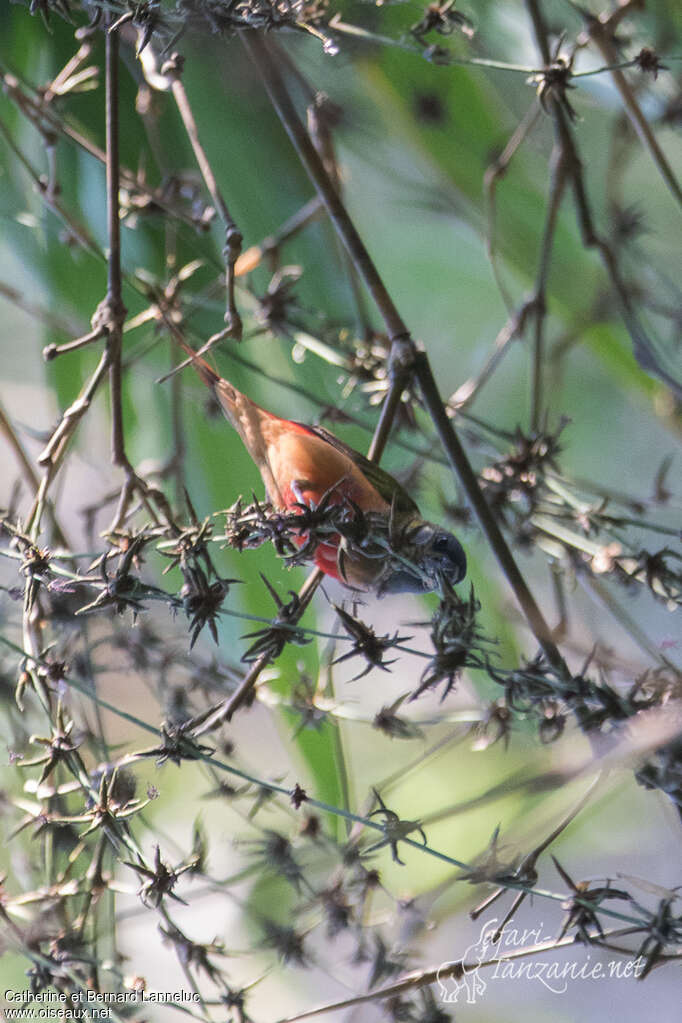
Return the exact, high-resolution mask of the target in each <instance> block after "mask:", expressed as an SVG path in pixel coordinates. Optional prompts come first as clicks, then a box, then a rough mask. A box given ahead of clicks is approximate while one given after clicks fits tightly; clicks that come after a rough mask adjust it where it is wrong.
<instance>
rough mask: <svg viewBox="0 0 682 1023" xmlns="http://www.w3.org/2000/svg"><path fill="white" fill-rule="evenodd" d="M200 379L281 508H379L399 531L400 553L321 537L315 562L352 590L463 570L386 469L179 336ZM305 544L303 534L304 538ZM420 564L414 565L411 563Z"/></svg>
mask: <svg viewBox="0 0 682 1023" xmlns="http://www.w3.org/2000/svg"><path fill="white" fill-rule="evenodd" d="M178 340H179V341H180V343H181V344H182V347H183V348H184V349H185V351H186V352H187V354H188V355H189V356H190V359H191V361H192V364H193V366H194V368H195V369H196V371H197V372H198V374H199V376H200V377H201V379H202V380H203V382H204V383H205V384H206V385H207V387H209V388H210V390H211V391H212V392H213V394H214V395H215V397H216V398H217V400H218V402H219V403H220V406H221V408H222V410H223V412H224V413H225V416H226V417H227V419H229V421H230V422H231V423H232V425H233V426H234V428H235V430H236V431H237V433H238V434H239V436H240V437H241V439H242V441H243V442H244V445H245V447H246V450H247V451H248V452H249V454H250V455H251V458H252V459H253V460H254V462H255V463H256V465H257V467H258V469H259V471H260V474H261V477H262V479H263V483H264V484H265V489H266V491H267V494H268V499H269V501H270V502H271V504H272V505H273V507H274V508H276V509H277V510H278V511H287V512H294V513H297V514H300V513H303V512H304V511H305V509H306V507H307V508H310V509H314V508H316V507H318V506H319V505H320V503H321V502H322V500H323V499H325V500H326V503H327V504H328V505H334V504H347V505H348V507H349V508H350V509H353V508H354V507H355V508H357V509H360V510H361V512H363V513H365V512H367V513H370V512H373V513H377V514H378V515H379V516H381V517H382V518H383V520H384V522H385V523H386V524H388V522H389V521H390V522H391V531H392V533H393V534H395V535H398V536H400V537H401V538H402V539H401V543H400V551H399V554H400V559H399V560H397V559H395V558H391V557H390V556H389V555H388V554H386V556H385V557H384V556H383V555H382V556H379V557H378V556H377V554H376V552H374V553H373V555H372V556H369V555H365V554H363V553H362V551H361V550H359V549H358V548H357V546H356V545H348V544H347V543H346V542H345V541H344V540H343V539H342V538H341V536H340V535H339V534H335V535H332V536H331V537H330V538H329V539H328V540H324V541H321V542H320V543H318V545H317V547H316V548H315V553H314V556H313V560H314V562H315V564H316V565H317V567H318V568H319V569H321V570H322V572H324V573H325V574H326V575H328V576H330V577H331V578H333V579H337V580H339V581H341V582H342V583H344V584H345V585H346V586H348V587H349V588H351V589H354V590H364V591H373V592H374V593H376V594H377V595H378V596H383V595H384V594H387V593H425V592H428V591H429V590H434V589H437V588H438V587H439V585H440V584H441V581H442V580H445V582H446V583H448V584H450V585H453V584H455V583H458V582H460V581H461V580H462V579H463V578H464V576H465V574H466V556H465V554H464V551H463V550H462V547H461V545H460V543H459V541H458V540H457V539H456V537H454V536H453V535H452V533H449V532H448V531H447V530H445V529H441V528H440V527H439V526H436V525H434V524H433V523H431V522H427V521H426V520H425V519H423V518H422V517H421V515H420V512H419V508H418V507H417V505H416V504H415V502H414V501H413V500H412V498H411V497H410V495H409V494H408V493H407V491H406V490H405V488H404V487H402V486H401V484H400V483H399V482H398V481H397V480H396V479H394V478H393V476H391V475H390V474H389V473H387V472H386V471H385V470H384V469H381V468H379V466H378V465H376V464H375V463H374V462H370V461H369V459H367V458H365V456H364V455H361V454H360V452H359V451H355V450H353V448H351V447H349V446H348V445H347V444H344V443H343V441H340V440H339V439H338V437H335V436H334V435H333V434H332V433H329V431H328V430H325V429H324V428H323V427H321V426H306V425H304V424H303V423H298V422H295V421H293V420H290V419H282V418H281V417H280V416H276V415H274V413H272V412H268V411H267V410H266V409H264V408H261V407H260V406H259V405H257V404H256V403H255V402H254V401H252V400H251V399H250V398H248V397H247V396H246V395H245V394H242V393H241V391H238V390H237V388H236V387H234V385H233V384H231V383H230V382H229V380H225V379H224V378H223V377H220V376H219V375H218V374H217V373H216V372H215V371H214V370H213V369H212V368H211V367H210V366H209V364H208V363H207V362H206V361H205V359H203V358H201V356H199V355H198V354H197V353H196V352H195V351H194V350H193V349H192V348H190V347H189V345H187V344H185V343H184V342H183V341H181V339H180V338H178ZM300 543H301V545H303V543H305V538H302V539H301V541H300ZM412 565H414V566H416V571H411V570H410V566H412Z"/></svg>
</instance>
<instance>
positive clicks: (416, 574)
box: [377, 521, 467, 597]
mask: <svg viewBox="0 0 682 1023" xmlns="http://www.w3.org/2000/svg"><path fill="white" fill-rule="evenodd" d="M405 553H406V554H408V553H409V561H410V562H412V563H413V564H414V566H415V569H414V570H412V569H411V568H410V566H409V565H407V564H406V565H405V567H404V568H399V569H397V570H396V571H393V572H391V573H390V574H389V575H387V576H386V577H385V578H384V579H382V580H381V582H380V583H379V585H378V587H377V594H378V595H379V596H380V597H382V596H383V595H384V594H386V593H428V592H429V591H430V590H436V589H438V587H439V585H440V583H441V581H442V580H444V581H445V582H447V583H448V584H449V585H450V586H454V585H455V584H456V583H459V582H461V581H462V579H463V578H464V576H465V575H466V571H467V559H466V554H465V553H464V550H463V548H462V545H461V543H460V542H459V540H458V539H457V537H456V536H454V535H453V534H452V533H449V532H448V531H447V530H446V529H443V528H442V527H441V526H436V525H434V524H433V523H432V522H423V521H422V522H421V523H420V524H419V525H418V526H416V527H415V528H414V530H413V531H411V532H410V534H409V543H408V544H407V545H406V549H405Z"/></svg>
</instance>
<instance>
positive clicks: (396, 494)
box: [297, 423, 420, 517]
mask: <svg viewBox="0 0 682 1023" xmlns="http://www.w3.org/2000/svg"><path fill="white" fill-rule="evenodd" d="M297 425H299V426H303V425H304V424H303V423H299V424H297ZM304 429H306V430H310V432H311V433H314V434H315V435H316V436H317V437H319V438H320V440H323V441H326V443H327V444H330V445H331V446H332V447H333V448H336V450H337V451H341V452H342V453H343V454H344V455H347V456H348V458H350V459H351V461H353V462H354V463H355V465H357V467H358V469H359V470H360V472H361V473H362V474H363V476H366V478H367V479H368V480H369V482H370V483H371V484H372V486H373V487H374V489H375V490H377V491H378V493H379V494H380V495H381V497H383V499H384V501H386V503H387V504H389V505H391V504H393V505H394V507H395V510H396V512H397V514H398V515H400V516H401V517H402V516H403V515H405V516H407V515H409V516H419V514H420V513H419V508H418V507H417V505H416V503H415V502H414V501H413V500H412V498H411V497H410V495H409V494H408V493H407V491H406V490H405V488H404V487H403V486H401V484H400V483H398V481H397V479H395V478H394V477H393V476H391V474H390V473H388V472H386V470H385V469H382V468H380V466H378V465H377V464H376V463H375V462H370V460H369V459H368V458H365V456H364V455H361V454H360V452H359V451H356V450H355V448H352V447H350V445H349V444H344V442H343V441H342V440H339V438H338V437H335V436H334V434H333V433H329V431H328V430H325V428H324V427H323V426H304Z"/></svg>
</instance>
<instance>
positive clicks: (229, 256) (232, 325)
mask: <svg viewBox="0 0 682 1023" xmlns="http://www.w3.org/2000/svg"><path fill="white" fill-rule="evenodd" d="M182 67H183V58H182V57H181V56H180V54H177V53H174V54H173V56H172V57H171V59H170V60H169V61H167V62H166V64H164V66H163V73H164V74H166V75H168V77H169V78H170V80H171V91H172V93H173V98H174V100H175V103H176V105H177V108H178V111H179V112H180V117H181V118H182V123H183V124H184V126H185V131H186V132H187V136H188V138H189V141H190V144H191V146H192V150H193V151H194V158H195V160H196V161H197V163H198V165H199V170H200V171H201V175H202V177H203V179H204V181H205V183H206V187H207V189H208V191H209V193H210V195H211V199H212V200H213V203H214V205H215V207H216V209H217V210H218V213H219V215H220V219H221V220H222V222H223V224H224V226H225V247H224V249H223V257H224V259H225V268H226V282H227V309H226V312H225V323H226V324H227V329H228V331H229V333H230V336H231V337H234V338H236V339H237V340H239V339H240V338H241V336H242V321H241V317H240V316H239V313H238V312H237V307H236V304H235V299H234V280H235V272H234V268H235V263H236V262H237V260H238V259H239V255H240V253H241V251H242V240H243V238H242V233H241V231H240V230H239V228H238V227H237V225H236V223H235V222H234V220H233V218H232V215H231V214H230V211H229V209H228V207H227V203H226V202H225V199H224V198H223V194H222V192H221V191H220V188H219V187H218V182H217V180H216V176H215V174H214V173H213V168H212V167H211V164H210V161H209V159H208V157H207V155H206V150H205V149H204V147H203V146H202V144H201V140H200V138H199V131H198V129H197V123H196V121H195V119H194V114H193V113H192V107H191V105H190V102H189V99H188V97H187V92H186V90H185V86H184V84H183V81H182Z"/></svg>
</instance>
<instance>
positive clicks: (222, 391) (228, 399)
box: [174, 332, 249, 433]
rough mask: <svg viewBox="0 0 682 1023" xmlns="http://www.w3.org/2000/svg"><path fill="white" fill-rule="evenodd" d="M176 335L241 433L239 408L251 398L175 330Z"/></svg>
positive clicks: (196, 368)
mask: <svg viewBox="0 0 682 1023" xmlns="http://www.w3.org/2000/svg"><path fill="white" fill-rule="evenodd" d="M174 336H175V339H176V341H177V342H178V344H179V345H180V347H181V348H182V349H183V350H184V351H185V352H187V354H188V355H189V357H190V359H191V361H192V365H193V366H194V368H195V370H196V371H197V373H198V374H199V376H200V377H201V379H202V380H203V382H204V383H205V384H206V386H207V387H209V388H210V389H211V391H213V393H214V395H215V396H216V398H217V399H218V401H219V403H220V407H221V408H222V410H223V412H224V413H225V415H226V416H227V418H228V419H229V420H230V422H231V423H232V425H233V426H235V427H236V428H237V429H238V430H239V432H240V433H241V428H240V424H239V414H238V409H239V406H240V404H241V403H242V402H243V401H248V400H249V399H248V398H246V396H245V395H243V394H242V393H241V391H238V390H237V388H236V387H234V386H233V385H232V384H231V383H230V381H229V380H225V378H224V377H221V376H219V375H218V374H217V373H216V371H215V370H214V369H212V368H211V366H209V364H208V363H207V362H206V359H204V358H203V357H202V356H201V355H199V354H198V353H197V352H195V351H194V349H193V348H190V346H189V345H188V344H187V342H186V341H185V339H184V338H183V337H181V336H180V334H178V333H175V332H174Z"/></svg>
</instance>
